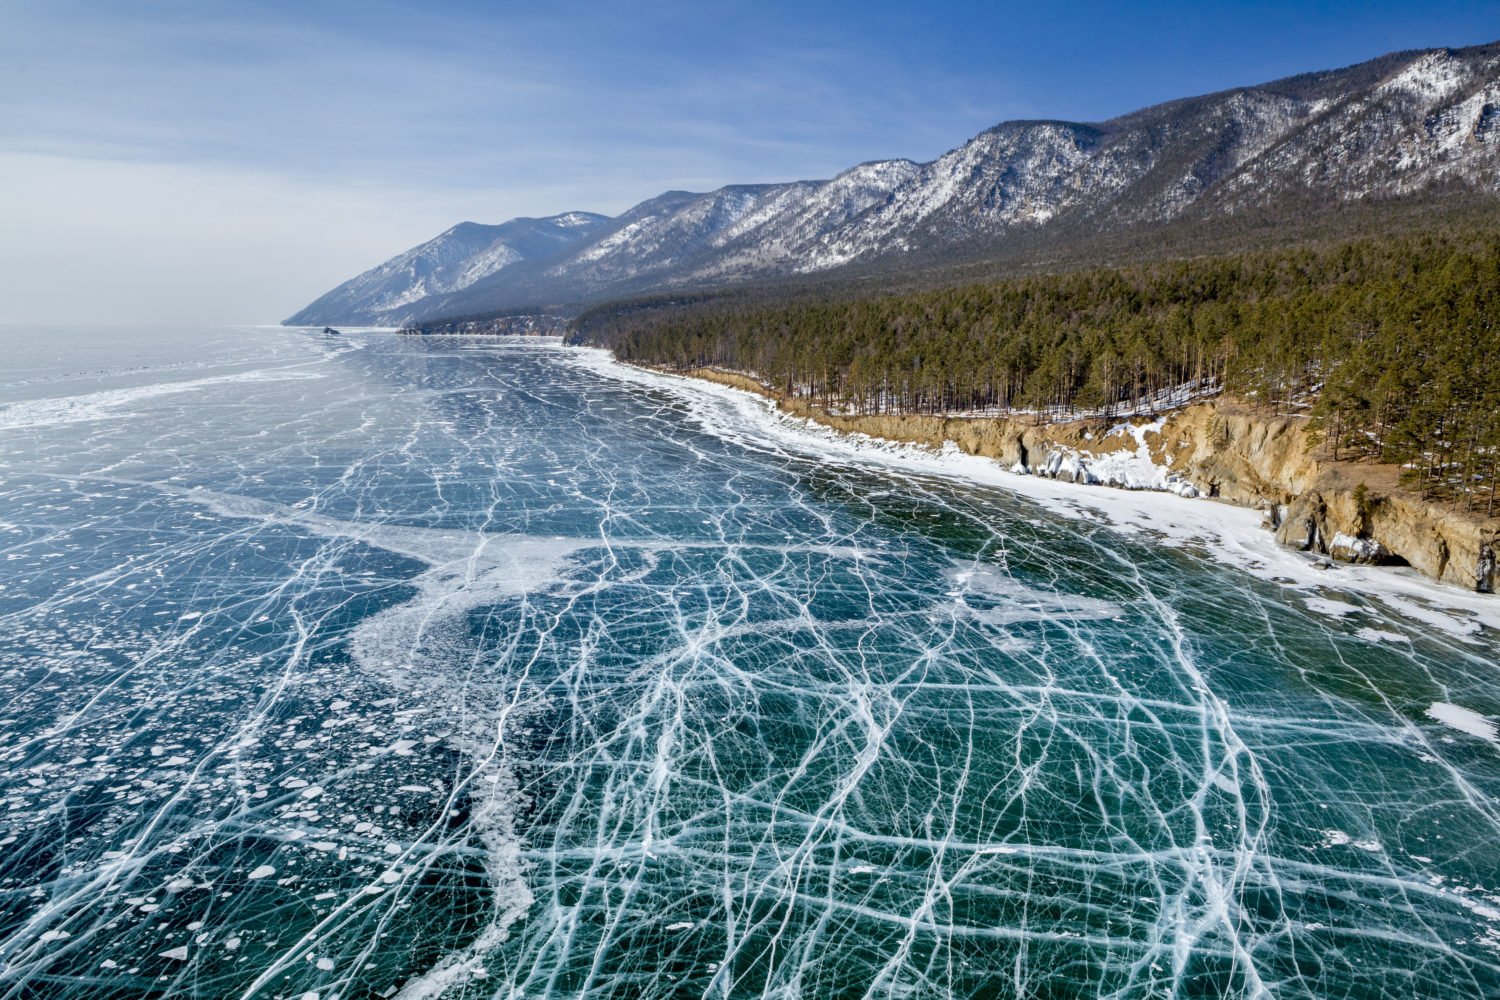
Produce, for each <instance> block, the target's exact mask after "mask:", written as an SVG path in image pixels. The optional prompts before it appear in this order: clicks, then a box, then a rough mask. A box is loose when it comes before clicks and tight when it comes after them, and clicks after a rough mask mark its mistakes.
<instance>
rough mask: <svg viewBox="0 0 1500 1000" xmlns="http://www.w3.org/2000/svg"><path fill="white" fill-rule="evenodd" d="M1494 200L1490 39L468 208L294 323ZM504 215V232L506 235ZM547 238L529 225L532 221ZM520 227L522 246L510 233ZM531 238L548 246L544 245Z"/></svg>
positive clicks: (1499, 134)
mask: <svg viewBox="0 0 1500 1000" xmlns="http://www.w3.org/2000/svg"><path fill="white" fill-rule="evenodd" d="M1433 192H1438V193H1440V195H1441V197H1443V198H1444V199H1448V200H1450V201H1451V200H1455V199H1463V198H1470V199H1477V200H1486V201H1488V200H1493V199H1496V198H1497V197H1500V43H1494V44H1490V45H1484V46H1476V47H1473V48H1468V49H1457V50H1454V49H1439V50H1431V51H1423V52H1402V53H1395V54H1392V55H1388V56H1383V57H1381V58H1379V59H1375V60H1371V61H1370V62H1366V63H1361V64H1359V65H1357V66H1351V67H1348V68H1346V69H1341V70H1331V71H1326V72H1319V73H1309V74H1304V75H1302V76H1297V77H1291V78H1289V79H1285V80H1279V81H1276V82H1273V83H1269V84H1263V85H1260V86H1254V87H1244V88H1240V89H1236V90H1229V91H1224V92H1221V93H1217V94H1210V95H1206V96H1203V97H1193V98H1187V99H1184V100H1179V101H1173V102H1169V103H1167V104H1161V105H1157V106H1155V107H1152V108H1147V109H1145V110H1142V111H1137V112H1134V113H1132V114H1129V115H1125V116H1123V117H1120V118H1116V119H1113V120H1111V121H1107V122H1101V123H1093V124H1080V123H1076V122H1060V121H1023V122H1005V123H1002V124H1000V125H997V126H995V127H994V128H992V129H989V130H987V131H985V132H983V133H981V134H980V135H978V136H975V137H974V138H973V139H971V140H969V141H968V142H966V143H964V144H963V145H962V146H959V147H958V148H957V149H954V150H952V151H951V152H948V153H945V154H944V155H942V156H940V157H938V158H937V159H936V160H934V161H932V162H931V163H924V164H917V163H912V162H910V161H907V160H888V161H879V162H874V163H865V164H861V165H859V166H856V167H853V168H851V169H850V170H847V171H845V172H844V173H842V174H840V175H839V176H837V177H835V178H833V179H832V180H826V181H796V182H793V183H789V184H761V185H733V186H730V187H725V188H720V189H719V190H717V191H711V192H708V193H706V194H692V193H687V192H682V191H671V192H668V193H666V194H663V195H660V196H658V197H656V198H653V199H651V200H650V201H646V202H643V203H641V204H640V205H637V206H636V207H635V208H632V209H631V210H629V211H628V212H626V213H624V214H623V215H621V216H619V217H618V218H614V219H605V218H603V217H601V216H595V215H588V214H586V213H569V214H568V215H565V216H556V217H554V218H552V219H543V220H530V219H518V220H515V221H513V222H508V223H506V224H504V225H503V226H494V227H484V226H474V225H473V224H470V223H465V224H464V225H463V226H458V227H455V228H454V229H452V230H449V231H448V232H447V233H444V234H443V235H442V236H440V237H438V238H437V239H436V240H433V241H431V242H430V243H426V244H423V245H422V246H420V247H417V248H416V249H414V250H410V251H408V252H407V253H405V254H402V255H401V256H399V257H397V258H394V259H393V260H391V261H388V262H387V263H385V264H382V265H381V266H380V267H378V268H375V269H374V270H372V271H369V272H366V273H365V274H363V275H360V276H359V277H358V278H355V279H353V280H352V281H349V282H346V283H345V284H344V285H341V286H340V287H339V288H337V289H335V290H334V291H332V292H330V293H329V294H328V295H325V296H324V297H323V298H321V299H319V300H318V301H317V302H315V303H313V304H312V305H311V306H309V307H307V308H306V309H304V310H303V311H302V312H300V313H298V314H297V315H296V316H294V317H292V319H291V320H288V322H296V323H313V324H318V323H338V322H345V323H347V322H356V321H357V322H377V321H378V322H404V321H410V320H420V319H433V318H439V317H450V316H460V315H473V314H478V313H483V312H485V311H495V310H503V309H508V308H516V307H520V306H524V305H552V306H564V307H566V306H577V305H580V304H582V303H586V302H589V301H597V300H600V299H603V298H607V297H612V296H619V295H627V294H638V293H643V292H650V291H659V290H663V289H670V288H679V287H706V286H713V285H717V284H724V283H729V282H733V281H744V280H749V279H757V278H760V279H764V278H773V277H784V276H790V275H799V274H813V273H820V272H827V271H831V270H834V269H837V268H841V267H849V266H853V265H861V266H866V267H880V266H892V264H893V263H901V264H918V263H923V262H927V261H930V260H934V259H938V258H940V257H945V256H952V255H954V254H966V255H973V256H983V255H985V254H987V253H999V252H1001V251H1003V250H1004V249H1005V248H1006V247H1007V246H1008V245H1014V244H1015V241H1016V240H1017V239H1018V238H1022V237H1024V238H1027V239H1029V240H1031V241H1033V242H1035V241H1036V240H1037V239H1039V238H1040V239H1043V240H1046V239H1051V240H1053V241H1054V242H1056V243H1058V244H1059V245H1061V244H1062V243H1064V242H1067V241H1071V242H1072V244H1074V245H1077V244H1079V243H1081V242H1086V241H1087V240H1089V239H1092V238H1094V237H1095V236H1096V235H1098V234H1101V233H1108V232H1130V231H1139V230H1149V229H1151V228H1152V227H1158V226H1161V225H1164V224H1167V223H1170V222H1173V221H1176V220H1182V219H1190V220H1191V219H1199V220H1213V219H1215V218H1224V217H1226V216H1232V215H1234V214H1236V213H1241V212H1244V211H1246V210H1249V209H1261V210H1266V209H1269V210H1271V211H1273V212H1275V211H1285V212H1287V213H1305V212H1309V211H1321V210H1324V209H1327V208H1328V207H1330V206H1334V205H1337V204H1339V203H1345V202H1355V201H1358V202H1364V203H1370V202H1379V201H1381V200H1386V199H1391V198H1396V197H1400V196H1406V195H1419V194H1426V193H1433ZM512 227H519V228H517V229H515V230H514V231H513V230H512ZM539 227H550V228H549V229H547V230H546V232H547V233H548V234H551V235H548V236H547V237H546V239H541V236H540V234H541V232H542V230H541V228H539ZM521 232H524V233H525V234H527V239H528V240H530V239H531V238H532V236H533V234H537V235H536V240H535V242H527V241H526V240H522V239H521V238H520V237H519V236H518V235H514V234H516V233H521ZM537 244H541V245H537Z"/></svg>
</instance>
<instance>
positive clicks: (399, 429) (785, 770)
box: [0, 329, 1500, 1000]
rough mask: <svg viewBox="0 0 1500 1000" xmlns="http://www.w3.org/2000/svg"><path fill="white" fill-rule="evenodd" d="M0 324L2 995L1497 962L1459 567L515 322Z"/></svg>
mask: <svg viewBox="0 0 1500 1000" xmlns="http://www.w3.org/2000/svg"><path fill="white" fill-rule="evenodd" d="M0 350H4V351H5V356H6V357H7V359H8V363H7V365H6V366H5V367H4V368H3V369H0V765H3V766H0V794H3V796H4V803H3V807H0V1000H7V998H23V997H24V998H40V997H88V998H97V997H121V998H125V997H149V996H163V997H165V996H171V997H193V998H218V997H267V998H271V997H287V998H299V997H314V996H315V997H317V998H319V1000H331V998H334V997H338V998H344V1000H352V998H369V997H387V996H400V997H504V998H511V997H516V998H520V997H526V998H540V997H598V998H603V997H611V998H627V997H629V998H634V997H726V998H729V997H736V998H737V997H762V996H764V997H780V998H797V997H808V998H822V997H850V998H853V997H903V998H906V997H912V998H950V997H953V998H957V997H965V998H967V997H1056V998H1062V997H1080V996H1088V997H1092V996H1112V997H1129V998H1134V997H1140V998H1146V997H1161V996H1177V997H1259V996H1265V997H1278V998H1293V997H1309V998H1312V997H1318V998H1324V997H1340V998H1345V997H1347V998H1390V1000H1396V998H1408V997H1432V998H1439V997H1441V998H1452V997H1473V998H1480V997H1493V996H1496V995H1500V798H1497V796H1500V740H1497V737H1496V731H1497V729H1496V723H1497V721H1500V664H1497V658H1500V632H1497V630H1496V628H1495V624H1494V622H1495V618H1494V612H1493V611H1491V610H1489V609H1490V608H1491V607H1492V606H1493V603H1491V604H1490V605H1486V604H1485V603H1484V602H1485V601H1488V600H1489V599H1482V600H1481V599H1476V598H1474V597H1472V596H1471V595H1463V594H1459V593H1457V592H1451V593H1449V594H1446V595H1445V593H1444V592H1443V591H1441V590H1440V589H1438V588H1434V587H1432V586H1430V585H1427V584H1425V583H1423V582H1422V581H1417V580H1413V579H1411V578H1409V577H1400V576H1390V577H1389V578H1388V579H1381V578H1375V577H1372V575H1371V573H1372V571H1367V570H1352V569H1351V570H1343V569H1341V570H1335V571H1331V572H1328V573H1321V574H1320V573H1319V572H1318V571H1316V570H1313V569H1311V568H1310V567H1309V566H1308V565H1307V564H1306V563H1305V562H1304V561H1302V560H1301V559H1300V557H1296V556H1293V555H1289V554H1285V553H1279V552H1276V551H1273V550H1271V549H1269V548H1268V547H1266V545H1265V544H1264V540H1263V539H1260V538H1258V537H1253V536H1252V534H1250V533H1251V532H1253V528H1246V525H1249V524H1251V523H1252V519H1253V515H1252V514H1251V513H1250V512H1243V511H1231V510H1229V509H1227V508H1222V507H1219V506H1218V505H1214V504H1209V503H1207V502H1205V501H1185V500H1180V499H1178V498H1175V497H1149V498H1142V497H1137V496H1136V495H1134V494H1120V493H1117V492H1115V491H1108V490H1102V489H1097V488H1095V489H1093V490H1092V491H1090V490H1086V489H1081V488H1080V489H1075V488H1072V487H1067V488H1064V487H1062V486H1060V485H1057V484H1044V483H1039V482H1031V481H1023V480H1016V481H1015V482H1014V483H1011V484H1010V485H1011V486H1012V487H1014V488H1008V487H1007V483H1006V481H1005V480H1004V479H1003V478H1002V477H998V476H997V477H996V478H995V479H994V480H993V481H990V480H989V479H986V478H985V476H984V475H979V476H977V477H976V476H968V477H967V478H965V476H964V475H962V473H964V472H965V471H966V470H969V471H971V470H972V468H973V467H972V465H971V464H966V463H964V462H961V461H955V462H953V463H949V464H948V465H945V464H944V462H943V461H939V460H931V461H928V460H925V459H922V458H920V457H917V458H912V457H910V456H904V455H902V454H894V453H891V452H889V450H886V449H881V448H879V447H871V448H867V449H865V450H864V451H861V450H860V449H858V448H852V447H850V446H848V445H847V444H845V443H842V442H835V441H830V440H829V439H828V438H827V436H826V435H819V434H816V433H810V432H807V431H805V430H804V429H802V428H800V427H798V426H795V425H793V424H792V423H790V422H788V421H785V420H782V419H779V418H777V417H776V416H775V415H773V414H771V413H770V412H769V411H768V410H767V409H766V407H764V406H763V405H761V404H759V403H757V402H755V401H754V400H750V399H749V398H748V397H744V396H742V395H740V394H736V393H733V392H731V391H729V390H723V389H720V388H718V387H712V386H698V385H695V384H691V383H681V382H676V381H673V380H668V379H663V378H660V377H656V376H650V375H646V374H641V373H635V372H631V371H628V370H624V369H620V368H619V367H618V366H614V365H612V364H611V363H609V362H607V361H606V360H604V359H602V358H601V357H600V356H599V355H598V354H597V353H596V352H586V351H581V350H575V349H570V348H564V347H561V346H558V345H556V344H555V343H546V342H537V341H529V342H528V341H517V340H481V339H458V338H430V339H424V338H405V337H399V336H396V335H392V334H387V333H378V332H354V333H350V334H346V335H345V336H343V337H329V336H324V335H322V334H320V333H314V332H309V331H300V330H279V329H244V330H233V331H226V330H218V331H145V330H138V331H102V330H95V331H86V330H72V331H25V330H12V331H6V332H3V333H0ZM950 466H951V468H950ZM950 472H952V473H954V474H951V475H950V474H949V473H950ZM1018 491H1019V492H1018ZM1216 523H1222V524H1224V525H1227V526H1228V527H1227V528H1226V529H1225V530H1224V532H1223V534H1222V536H1215V535H1214V534H1213V530H1214V525H1215V524H1216ZM1372 580H1373V582H1372ZM1387 584H1388V586H1387Z"/></svg>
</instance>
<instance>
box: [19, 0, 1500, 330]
mask: <svg viewBox="0 0 1500 1000" xmlns="http://www.w3.org/2000/svg"><path fill="white" fill-rule="evenodd" d="M0 5H3V8H4V10H5V14H4V22H5V25H6V30H5V32H4V33H3V35H0V185H3V189H5V190H8V191H9V192H11V196H10V197H9V198H8V199H7V200H6V202H3V203H0V273H8V274H9V275H11V280H12V281H13V282H14V285H15V287H13V288H12V289H10V290H9V291H8V292H7V295H5V296H4V297H0V302H3V305H0V319H9V320H12V321H16V320H19V321H26V322H37V321H42V320H46V319H55V320H58V321H70V320H77V321H94V320H98V319H103V318H106V317H113V318H138V319H139V320H140V321H142V322H154V321H171V322H220V321H249V320H274V319H276V318H277V317H279V316H281V315H285V314H286V313H289V312H291V311H292V310H294V309H295V308H297V307H298V306H300V305H301V304H303V302H304V301H305V300H306V299H309V298H311V297H313V296H314V295H316V294H318V293H320V292H321V291H323V290H325V289H326V288H327V287H330V286H331V285H333V284H335V283H337V282H338V281H340V280H342V279H343V278H345V277H348V276H350V275H351V274H352V273H354V272H356V271H358V270H362V269H363V268H365V267H368V266H370V265H373V264H375V263H378V262H379V261H380V260H382V259H384V258H385V257H387V256H390V255H391V254H393V253H396V252H398V251H400V250H402V249H405V248H406V247H407V246H410V245H411V244H413V243H416V242H419V241H421V240H423V239H426V238H428V237H430V236H432V235H434V234H435V233H436V232H438V231H440V230H441V229H443V228H446V226H448V225H450V224H452V223H453V222H456V221H459V220H461V219H466V218H467V219H474V220H476V221H484V222H498V221H502V220H504V219H506V218H510V217H512V216H515V215H545V214H551V213H554V212H560V211H564V210H568V209H589V210H594V211H601V212H607V213H616V212H619V211H622V210H623V209H625V208H627V207H629V206H630V205H632V204H634V203H635V202H637V201H640V200H642V199H644V198H647V197H650V196H652V195H654V194H657V193H659V192H661V191H663V190H666V189H668V188H687V189H708V188H712V187H716V186H718V185H721V184H724V183H730V182H736V181H770V180H788V179H792V178H799V177H819V176H829V175H831V174H833V173H836V172H837V171H839V170H841V169H843V168H845V167H847V166H850V165H852V164H854V163H856V162H859V161H862V160H867V159H874V158H884V157H892V156H907V157H911V158H913V159H919V160H925V159H930V158H932V157H934V156H937V155H939V154H940V153H942V152H943V151H945V150H947V149H949V148H951V147H953V146H955V145H957V144H959V143H960V142H962V141H963V140H964V139H966V138H968V137H969V136H971V135H973V134H974V133H976V132H978V131H980V130H982V129H984V128H987V127H989V126H990V125H993V124H995V123H996V122H998V121H1002V120H1004V119H1007V118H1018V117H1047V118H1068V119H1082V120H1097V119H1102V118H1108V117H1110V116H1112V115H1117V114H1121V113H1124V112H1127V111H1131V110H1134V109H1136V108H1138V107H1142V106H1144V105H1147V104H1151V103H1154V102H1157V101H1161V100H1168V99H1171V98H1175V97H1180V96H1186V95H1188V94H1194V93H1202V92H1205V91H1211V90H1216V89H1222V88H1225V87H1230V86H1235V85H1239V84H1248V83H1256V82H1261V81H1264V80H1268V79H1273V78H1276V77H1279V76H1285V75H1289V74H1292V73H1297V72H1302V71H1305V70H1311V69H1322V68H1331V67H1335V66H1341V65H1347V64H1349V63H1351V62H1356V61H1359V60H1361V59H1365V58H1369V57H1372V56H1375V55H1379V54H1381V53H1383V52H1387V51H1390V50H1393V49H1403V48H1422V47H1430V46H1439V45H1454V46H1457V45H1467V44H1475V43H1479V42H1484V41H1491V40H1494V39H1496V38H1500V0H1496V2H1467V3H1442V2H1428V3H1358V4H1356V3H1331V2H1330V3H1300V4H1292V3H1259V4H1249V3H1243V4H1236V3H1218V4H1212V5H1209V4H1174V3H1135V4H1129V3H1120V2H1115V3H1075V4H1064V3H1054V4H1051V5H1043V4H1036V3H1030V4H1012V3H988V4H986V3H962V4H947V5H942V4H929V5H917V4H885V3H852V2H845V3H815V2H804V3H757V4H751V3H725V4H700V3H675V2H674V3H629V4H623V3H616V4H605V3H582V2H553V3H547V4H538V3H535V2H530V3H468V2H450V3H426V4H422V5H416V4H408V3H382V2H370V3H357V4H356V3H316V2H303V3H279V2H253V0H249V2H238V3H224V4H219V3H212V2H198V3H172V2H149V0H148V2H132V3H101V2H95V3H78V2H70V0H47V2H33V0H0ZM184 273H185V274H186V275H187V280H188V281H189V282H190V285H191V290H190V291H189V290H188V289H185V288H184V287H183V286H182V282H181V281H178V280H168V278H171V277H172V276H174V275H179V276H180V275H182V274H184ZM80 286H82V287H83V288H84V289H85V291H86V294H84V295H79V294H78V292H77V289H79V288H80ZM67 288H71V289H74V292H73V294H72V295H71V296H68V297H67V298H66V300H62V301H66V302H67V303H68V304H67V306H66V309H65V310H64V311H63V313H62V314H59V309H60V308H62V307H61V306H60V305H59V303H60V299H59V292H60V291H61V290H63V289H67Z"/></svg>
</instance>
